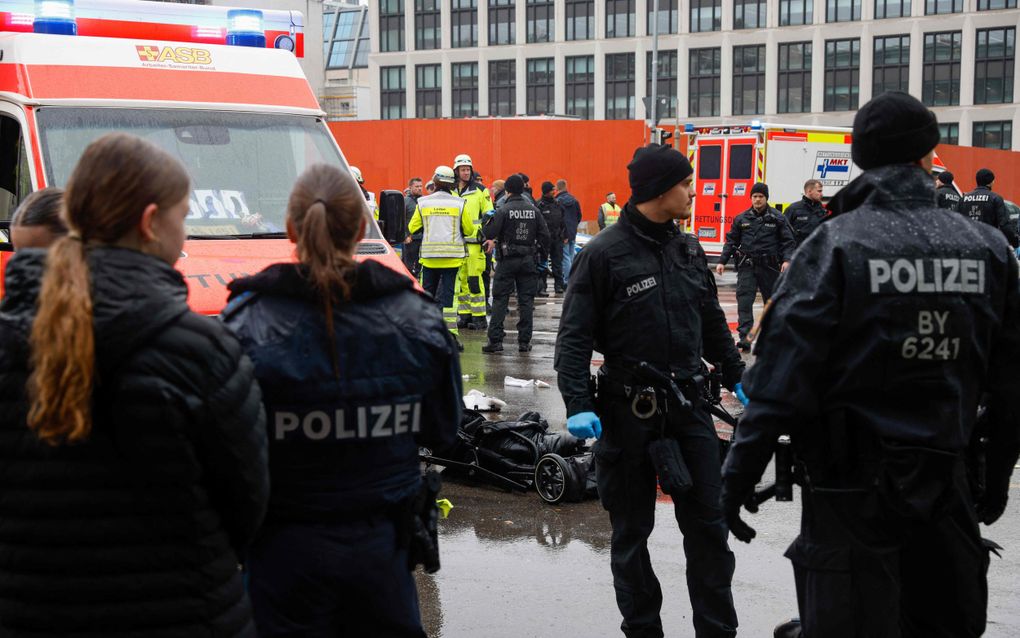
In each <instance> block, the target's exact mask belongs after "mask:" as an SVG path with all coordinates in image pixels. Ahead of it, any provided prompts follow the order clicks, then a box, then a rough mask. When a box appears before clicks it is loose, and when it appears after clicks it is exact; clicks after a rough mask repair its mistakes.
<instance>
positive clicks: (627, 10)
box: [606, 0, 634, 38]
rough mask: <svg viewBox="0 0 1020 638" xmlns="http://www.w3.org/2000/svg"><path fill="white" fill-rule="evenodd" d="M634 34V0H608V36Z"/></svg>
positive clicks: (616, 36)
mask: <svg viewBox="0 0 1020 638" xmlns="http://www.w3.org/2000/svg"><path fill="white" fill-rule="evenodd" d="M633 35H634V0H606V37H607V38H629V37H631V36H633Z"/></svg>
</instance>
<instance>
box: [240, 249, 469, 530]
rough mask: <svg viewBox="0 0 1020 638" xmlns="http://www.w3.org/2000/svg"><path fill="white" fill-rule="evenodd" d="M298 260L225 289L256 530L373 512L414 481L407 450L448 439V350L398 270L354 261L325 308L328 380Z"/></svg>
mask: <svg viewBox="0 0 1020 638" xmlns="http://www.w3.org/2000/svg"><path fill="white" fill-rule="evenodd" d="M306 273H307V270H306V268H305V267H304V266H301V265H298V264H275V265H272V266H269V267H268V268H266V269H265V270H263V271H262V272H261V273H259V274H257V275H255V276H253V277H248V278H245V279H239V280H236V281H233V282H231V284H230V286H229V287H230V291H231V302H230V303H229V304H228V306H227V308H226V309H225V310H224V312H223V317H224V321H225V322H226V324H227V325H228V326H229V327H230V328H232V329H233V330H234V331H235V332H236V333H237V335H238V337H239V338H240V340H241V344H242V345H243V346H244V349H245V350H246V351H247V353H248V354H249V356H251V358H252V361H254V362H255V375H256V377H257V378H258V380H259V382H260V384H261V385H262V387H263V388H264V391H263V398H264V401H265V407H266V413H267V416H268V421H269V448H270V455H269V459H270V476H271V478H272V496H271V498H270V503H269V513H268V515H267V517H266V524H267V525H270V524H278V523H288V522H315V523H328V522H330V521H335V522H343V521H349V520H351V519H353V518H358V517H360V516H363V515H365V514H369V513H372V512H377V513H385V512H386V511H388V510H391V509H392V508H393V507H394V506H396V505H399V504H401V503H403V502H404V501H406V499H407V498H408V497H410V496H411V495H413V494H414V493H415V492H416V491H417V489H418V486H419V485H420V483H421V470H420V468H419V464H418V446H419V445H423V446H428V447H431V448H433V449H441V448H443V447H444V446H446V445H447V444H449V443H451V442H452V441H453V439H454V437H455V436H456V434H457V426H458V424H459V423H460V414H461V410H462V408H463V403H462V399H461V394H462V393H461V385H462V380H461V376H460V359H459V357H458V355H457V351H456V344H455V343H454V341H453V338H452V337H451V336H450V334H449V332H448V331H447V330H446V328H445V326H444V324H443V319H442V315H441V313H440V310H439V308H438V307H437V306H436V304H435V302H434V301H433V300H431V299H430V298H428V297H426V296H425V295H424V294H422V293H419V292H416V291H415V290H414V287H413V281H412V280H411V279H410V278H409V277H408V276H407V274H406V273H404V274H398V273H396V272H395V271H392V270H390V269H389V268H387V267H386V266H383V265H381V264H379V263H378V262H375V261H365V262H363V263H360V264H358V266H357V267H356V269H355V275H354V279H353V282H354V283H353V288H352V297H351V301H350V302H347V303H343V304H339V305H337V306H336V309H335V311H334V313H333V322H334V323H333V329H334V339H335V345H336V349H335V352H336V364H337V367H336V372H334V367H333V358H332V357H331V356H330V351H329V348H330V346H329V343H330V341H329V337H328V334H327V328H326V321H325V313H324V310H323V306H322V303H321V302H320V301H319V298H318V295H317V293H316V292H315V290H314V288H313V287H312V286H311V284H310V283H309V280H308V279H307V274H306Z"/></svg>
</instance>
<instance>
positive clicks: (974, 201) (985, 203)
mask: <svg viewBox="0 0 1020 638" xmlns="http://www.w3.org/2000/svg"><path fill="white" fill-rule="evenodd" d="M974 181H976V182H977V188H975V189H974V190H972V191H971V192H969V193H967V194H966V195H964V196H963V198H961V199H960V205H959V208H958V209H957V210H959V211H960V212H961V213H963V214H964V215H966V216H967V217H970V218H971V219H973V220H975V221H979V222H984V223H986V224H988V225H989V226H995V227H996V228H998V229H999V230H1001V231H1002V234H1003V235H1005V236H1006V241H1008V242H1009V245H1010V246H1012V247H1013V248H1016V247H1017V246H1020V240H1018V237H1017V227H1016V223H1015V222H1012V221H1010V219H1009V211H1008V210H1006V202H1005V200H1003V199H1002V196H1001V195H999V194H998V193H993V192H992V182H994V181H995V173H993V172H992V171H990V170H988V169H987V168H982V169H981V170H979V171H978V172H977V175H975V176H974Z"/></svg>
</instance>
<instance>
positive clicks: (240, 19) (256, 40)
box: [227, 9, 266, 47]
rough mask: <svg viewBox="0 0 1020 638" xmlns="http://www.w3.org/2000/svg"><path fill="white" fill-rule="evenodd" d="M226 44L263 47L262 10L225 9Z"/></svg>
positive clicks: (264, 37)
mask: <svg viewBox="0 0 1020 638" xmlns="http://www.w3.org/2000/svg"><path fill="white" fill-rule="evenodd" d="M227 25H228V26H227V44H231V45H234V46H241V47H265V46H266V34H265V31H263V28H262V12H261V11H259V10H258V9H231V10H229V11H227Z"/></svg>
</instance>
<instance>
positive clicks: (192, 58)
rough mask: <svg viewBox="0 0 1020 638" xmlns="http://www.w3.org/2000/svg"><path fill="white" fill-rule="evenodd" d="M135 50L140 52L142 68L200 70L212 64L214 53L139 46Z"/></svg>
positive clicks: (147, 45)
mask: <svg viewBox="0 0 1020 638" xmlns="http://www.w3.org/2000/svg"><path fill="white" fill-rule="evenodd" d="M135 50H136V51H138V60H139V61H140V62H141V63H142V66H156V67H166V68H175V69H200V68H208V67H209V65H211V64H212V52H210V51H209V49H196V48H194V47H173V46H160V45H158V44H137V45H135Z"/></svg>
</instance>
